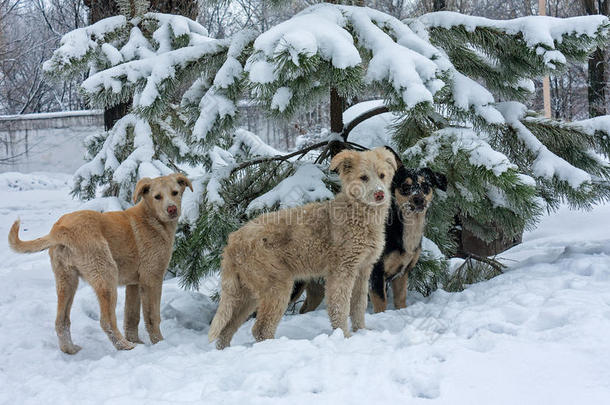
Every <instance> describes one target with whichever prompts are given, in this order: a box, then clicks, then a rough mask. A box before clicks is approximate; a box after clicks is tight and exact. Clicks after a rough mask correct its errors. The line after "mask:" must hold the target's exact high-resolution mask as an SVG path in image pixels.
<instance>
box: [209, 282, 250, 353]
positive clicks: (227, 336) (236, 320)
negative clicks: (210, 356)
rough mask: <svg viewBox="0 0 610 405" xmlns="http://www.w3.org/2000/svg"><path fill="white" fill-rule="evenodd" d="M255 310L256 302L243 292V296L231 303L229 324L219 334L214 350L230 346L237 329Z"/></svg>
mask: <svg viewBox="0 0 610 405" xmlns="http://www.w3.org/2000/svg"><path fill="white" fill-rule="evenodd" d="M255 309H256V300H255V299H254V298H253V297H252V296H251V294H250V293H249V292H247V291H245V290H244V293H243V295H241V296H240V297H239V298H237V301H236V302H234V303H233V315H232V317H231V319H230V320H229V322H228V323H227V324H226V325H225V327H224V328H223V329H222V331H221V332H220V335H219V336H218V340H217V341H216V348H217V349H218V350H222V349H224V348H225V347H228V346H229V345H230V344H231V339H232V338H233V335H234V334H235V332H237V330H238V329H239V327H240V326H241V325H242V324H243V323H244V322H245V321H246V319H248V317H249V316H250V314H252V313H253V312H254V310H255Z"/></svg>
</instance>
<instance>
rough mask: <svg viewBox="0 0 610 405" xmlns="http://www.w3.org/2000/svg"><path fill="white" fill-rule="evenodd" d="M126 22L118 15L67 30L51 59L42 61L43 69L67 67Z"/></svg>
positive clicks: (95, 48)
mask: <svg viewBox="0 0 610 405" xmlns="http://www.w3.org/2000/svg"><path fill="white" fill-rule="evenodd" d="M126 24H127V20H126V19H125V17H124V16H121V15H119V16H113V17H108V18H105V19H103V20H101V21H98V22H96V23H95V24H92V25H90V26H88V27H84V28H78V29H75V30H73V31H70V32H68V33H67V34H65V35H64V36H63V37H62V38H61V41H60V44H61V46H60V47H59V48H58V49H56V50H55V51H54V52H53V56H52V57H51V59H49V60H48V61H46V62H44V64H43V70H44V71H45V72H50V71H51V70H53V69H57V68H60V69H65V68H68V67H69V66H70V64H71V63H72V62H73V61H74V60H78V59H81V58H83V57H85V55H87V54H88V53H89V52H93V51H96V50H97V48H98V46H99V44H100V43H101V42H103V40H104V38H105V37H106V36H107V35H108V34H111V33H113V32H116V31H118V30H120V29H122V28H124V27H125V26H126Z"/></svg>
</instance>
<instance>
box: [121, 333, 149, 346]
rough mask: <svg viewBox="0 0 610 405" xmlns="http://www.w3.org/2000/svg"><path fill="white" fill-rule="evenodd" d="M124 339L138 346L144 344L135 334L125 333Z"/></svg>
mask: <svg viewBox="0 0 610 405" xmlns="http://www.w3.org/2000/svg"><path fill="white" fill-rule="evenodd" d="M125 339H127V340H129V341H130V342H131V343H137V344H139V345H143V344H144V342H142V340H141V339H140V337H139V336H138V334H137V333H136V334H130V333H126V334H125Z"/></svg>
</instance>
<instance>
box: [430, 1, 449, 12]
mask: <svg viewBox="0 0 610 405" xmlns="http://www.w3.org/2000/svg"><path fill="white" fill-rule="evenodd" d="M432 9H433V10H434V11H444V10H446V9H447V2H446V1H445V0H432Z"/></svg>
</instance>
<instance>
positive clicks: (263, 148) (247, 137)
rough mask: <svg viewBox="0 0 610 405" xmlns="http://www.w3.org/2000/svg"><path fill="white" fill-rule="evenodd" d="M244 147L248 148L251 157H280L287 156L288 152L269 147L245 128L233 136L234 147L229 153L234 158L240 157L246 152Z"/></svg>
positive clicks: (237, 130)
mask: <svg viewBox="0 0 610 405" xmlns="http://www.w3.org/2000/svg"><path fill="white" fill-rule="evenodd" d="M244 147H245V148H247V152H248V154H249V155H254V156H278V155H285V154H286V152H282V151H280V150H278V149H275V148H273V147H271V146H269V145H267V144H266V143H265V142H263V140H262V139H261V138H260V137H259V136H258V135H256V134H255V133H253V132H250V131H248V130H246V129H244V128H238V129H236V130H235V134H234V135H233V145H231V147H230V148H229V153H231V154H232V155H233V156H238V155H240V154H242V152H244V151H243V148H244Z"/></svg>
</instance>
